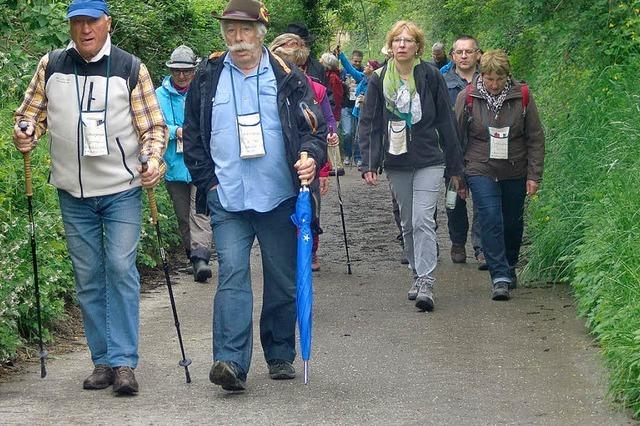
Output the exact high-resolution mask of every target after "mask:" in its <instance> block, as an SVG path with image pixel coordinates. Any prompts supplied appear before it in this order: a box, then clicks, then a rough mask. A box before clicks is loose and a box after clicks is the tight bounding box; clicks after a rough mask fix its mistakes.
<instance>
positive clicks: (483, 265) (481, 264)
mask: <svg viewBox="0 0 640 426" xmlns="http://www.w3.org/2000/svg"><path fill="white" fill-rule="evenodd" d="M476 260H477V261H478V270H479V271H488V270H489V265H487V261H486V260H485V258H484V253H483V252H478V254H476Z"/></svg>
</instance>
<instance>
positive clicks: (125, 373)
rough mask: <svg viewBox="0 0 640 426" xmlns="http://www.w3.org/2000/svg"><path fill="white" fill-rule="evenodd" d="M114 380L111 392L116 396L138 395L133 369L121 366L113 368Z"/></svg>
mask: <svg viewBox="0 0 640 426" xmlns="http://www.w3.org/2000/svg"><path fill="white" fill-rule="evenodd" d="M113 372H114V374H115V376H116V377H115V379H114V381H113V391H114V392H115V393H117V394H118V395H133V394H134V393H138V382H137V381H136V376H135V375H134V374H133V368H131V367H127V366H122V367H113Z"/></svg>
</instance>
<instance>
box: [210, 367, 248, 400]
mask: <svg viewBox="0 0 640 426" xmlns="http://www.w3.org/2000/svg"><path fill="white" fill-rule="evenodd" d="M209 380H210V381H211V383H213V384H216V385H218V386H221V387H222V389H224V390H226V391H229V392H242V391H244V390H245V389H246V388H247V376H246V374H244V373H243V372H242V370H241V369H240V366H239V365H238V364H236V363H235V362H226V361H215V362H214V363H213V366H212V367H211V371H209Z"/></svg>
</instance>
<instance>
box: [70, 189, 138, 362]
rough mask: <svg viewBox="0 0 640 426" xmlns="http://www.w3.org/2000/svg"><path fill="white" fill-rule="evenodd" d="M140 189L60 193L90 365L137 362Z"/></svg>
mask: <svg viewBox="0 0 640 426" xmlns="http://www.w3.org/2000/svg"><path fill="white" fill-rule="evenodd" d="M141 193H142V190H141V188H139V187H138V188H133V189H129V190H126V191H123V192H119V193H116V194H111V195H104V196H98V197H87V198H75V197H73V196H71V195H70V194H69V193H68V192H66V191H64V190H58V199H59V201H60V210H61V211H62V221H63V222H64V231H65V235H66V239H67V247H68V249H69V256H70V257H71V262H72V264H73V273H74V276H75V281H76V291H77V295H78V302H79V304H80V309H81V310H82V318H83V323H84V332H85V335H86V337H87V343H88V344H89V349H90V350H91V359H92V360H93V363H94V365H99V364H104V365H110V366H112V367H116V366H129V367H132V368H135V367H136V366H137V364H138V328H139V305H140V276H139V274H138V270H137V268H136V253H137V246H138V240H139V239H140V227H141V211H142V200H141Z"/></svg>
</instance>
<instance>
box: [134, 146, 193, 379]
mask: <svg viewBox="0 0 640 426" xmlns="http://www.w3.org/2000/svg"><path fill="white" fill-rule="evenodd" d="M138 160H139V161H140V164H142V172H143V173H144V172H146V171H147V168H148V167H149V164H148V162H149V158H148V157H147V156H146V155H141V156H140V157H139V158H138ZM147 196H148V198H149V209H150V210H151V221H152V222H153V225H154V226H155V228H156V237H157V240H158V249H159V250H160V257H161V258H162V269H164V278H165V280H166V282H167V289H168V290H169V300H170V301H171V310H172V311H173V320H174V322H175V325H176V331H177V332H178V342H179V343H180V352H181V353H182V360H180V362H178V365H179V366H180V367H184V374H185V376H186V378H187V383H191V375H190V374H189V365H191V360H190V359H189V358H187V357H186V355H185V353H184V344H183V343H182V333H181V332H180V321H178V311H177V310H176V301H175V299H174V297H173V287H172V286H171V278H170V277H169V264H168V263H167V255H166V253H165V251H164V247H163V246H162V237H161V234H160V223H159V222H158V204H157V203H156V195H155V194H154V192H153V188H147Z"/></svg>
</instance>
